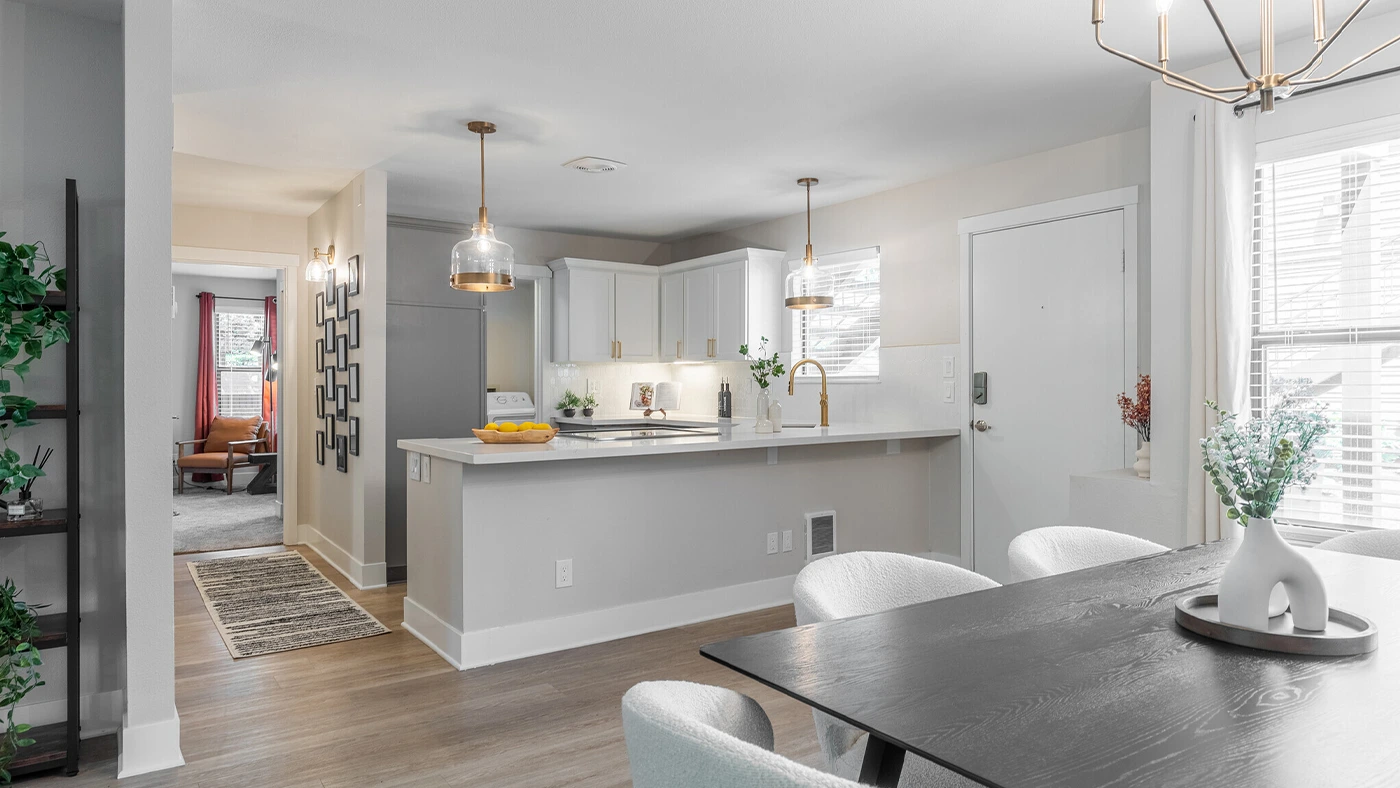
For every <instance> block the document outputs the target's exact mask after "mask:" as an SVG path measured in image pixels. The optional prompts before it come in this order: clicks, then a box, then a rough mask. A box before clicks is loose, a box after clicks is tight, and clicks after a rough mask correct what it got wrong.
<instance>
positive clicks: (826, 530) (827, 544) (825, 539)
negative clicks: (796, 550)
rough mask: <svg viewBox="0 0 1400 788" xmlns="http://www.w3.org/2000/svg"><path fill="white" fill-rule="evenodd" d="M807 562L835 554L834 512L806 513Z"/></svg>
mask: <svg viewBox="0 0 1400 788" xmlns="http://www.w3.org/2000/svg"><path fill="white" fill-rule="evenodd" d="M803 516H804V517H806V518H807V560H808V561H811V560H812V559H813V558H822V557H824V556H828V555H831V554H832V553H835V552H836V512H807V514H805V515H803Z"/></svg>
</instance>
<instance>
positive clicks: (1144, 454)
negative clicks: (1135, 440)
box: [1133, 441, 1152, 479]
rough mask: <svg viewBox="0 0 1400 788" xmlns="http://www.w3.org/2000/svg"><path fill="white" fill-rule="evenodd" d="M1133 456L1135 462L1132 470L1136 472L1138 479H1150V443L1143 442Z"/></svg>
mask: <svg viewBox="0 0 1400 788" xmlns="http://www.w3.org/2000/svg"><path fill="white" fill-rule="evenodd" d="M1134 456H1135V457H1137V462H1135V463H1133V470H1135V471H1137V475H1138V478H1139V479H1150V478H1152V441H1143V442H1142V448H1141V449H1138V450H1137V454H1135V455H1134Z"/></svg>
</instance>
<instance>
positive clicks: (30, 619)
mask: <svg viewBox="0 0 1400 788" xmlns="http://www.w3.org/2000/svg"><path fill="white" fill-rule="evenodd" d="M19 595H20V592H19V589H17V588H15V584H14V581H12V580H10V579H9V578H6V579H5V582H4V583H3V584H0V708H3V709H4V710H5V729H4V731H2V732H0V782H3V783H8V782H10V771H9V766H10V762H11V761H13V760H14V759H15V755H16V754H17V753H18V752H19V749H20V748H21V747H28V746H30V745H31V744H33V743H34V740H33V739H32V738H29V737H27V736H25V734H26V733H28V732H29V727H30V726H28V725H25V724H23V723H16V722H15V706H17V705H19V702H20V700H22V699H23V698H24V696H25V695H28V694H29V692H30V691H31V690H33V689H34V688H36V687H42V686H43V685H44V681H43V679H41V678H39V672H38V670H37V668H38V667H39V666H40V665H42V664H43V663H42V661H41V660H40V659H39V649H38V648H37V647H36V646H35V645H34V643H33V641H34V638H36V637H38V636H39V626H38V624H37V623H36V618H37V617H36V616H35V614H34V606H32V605H28V604H26V603H25V602H24V601H23V600H21V599H20V598H19Z"/></svg>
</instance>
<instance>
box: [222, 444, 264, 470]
mask: <svg viewBox="0 0 1400 788" xmlns="http://www.w3.org/2000/svg"><path fill="white" fill-rule="evenodd" d="M259 443H262V441H261V440H259V439H257V438H253V439H252V440H246V441H229V442H228V464H229V467H233V455H234V454H243V455H245V456H246V455H248V454H251V453H252V452H249V451H245V452H235V451H234V450H233V447H234V446H244V445H251V446H250V448H254V449H256V448H257V446H258V444H259Z"/></svg>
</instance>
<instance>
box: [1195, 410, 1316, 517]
mask: <svg viewBox="0 0 1400 788" xmlns="http://www.w3.org/2000/svg"><path fill="white" fill-rule="evenodd" d="M1296 390H1297V386H1293V387H1289V388H1285V389H1284V390H1283V391H1281V392H1280V394H1279V395H1278V397H1277V400H1276V402H1274V403H1272V406H1271V407H1270V408H1268V410H1267V411H1265V413H1264V414H1263V415H1262V416H1259V417H1258V418H1254V419H1250V420H1249V421H1248V422H1246V423H1244V424H1240V423H1239V419H1238V418H1237V416H1236V414H1234V413H1230V412H1228V411H1226V410H1223V409H1221V408H1220V407H1219V406H1218V405H1216V403H1214V402H1207V403H1206V407H1208V408H1210V409H1211V410H1213V411H1215V414H1216V417H1217V422H1216V425H1215V427H1214V428H1212V429H1211V432H1210V435H1208V436H1206V437H1205V438H1202V439H1201V457H1202V460H1203V462H1202V465H1201V467H1202V469H1203V470H1205V472H1206V475H1207V476H1209V477H1210V480H1211V483H1212V484H1213V485H1214V486H1215V492H1216V494H1217V495H1219V496H1220V501H1221V503H1223V504H1225V506H1226V507H1228V509H1227V511H1226V513H1225V516H1226V517H1228V518H1230V519H1231V520H1235V521H1236V522H1238V523H1239V524H1240V525H1243V526H1248V525H1249V521H1250V518H1258V519H1260V520H1268V519H1270V518H1272V517H1273V516H1274V513H1275V512H1276V511H1278V507H1279V502H1280V500H1281V499H1282V498H1283V494H1284V492H1285V491H1287V490H1288V488H1289V487H1293V486H1300V487H1307V486H1308V485H1309V484H1312V482H1313V480H1314V479H1316V478H1317V456H1316V454H1317V446H1318V443H1319V442H1320V441H1321V440H1322V439H1323V438H1324V437H1326V435H1327V433H1328V432H1329V431H1330V430H1331V426H1332V425H1331V422H1330V421H1329V420H1328V418H1327V416H1326V415H1325V414H1324V413H1323V409H1322V408H1321V407H1319V406H1316V405H1309V404H1305V403H1303V402H1302V401H1301V400H1300V399H1299V398H1298V396H1297V393H1296Z"/></svg>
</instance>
